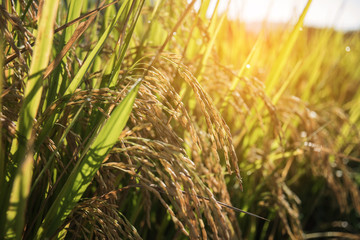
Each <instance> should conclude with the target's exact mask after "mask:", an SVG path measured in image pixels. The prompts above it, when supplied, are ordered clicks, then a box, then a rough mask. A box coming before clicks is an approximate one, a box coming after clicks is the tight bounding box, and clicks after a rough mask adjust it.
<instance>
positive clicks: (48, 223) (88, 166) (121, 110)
mask: <svg viewBox="0 0 360 240" xmlns="http://www.w3.org/2000/svg"><path fill="white" fill-rule="evenodd" d="M140 83H141V80H139V81H138V82H137V83H136V84H135V85H134V86H133V87H132V88H131V90H130V91H129V93H128V95H127V96H126V97H125V98H124V100H123V101H122V102H121V103H120V104H119V105H118V106H117V107H116V108H115V109H114V111H113V112H112V114H111V116H110V118H109V119H108V120H107V121H106V122H105V124H104V125H103V127H102V128H101V130H100V131H99V132H98V133H95V134H97V135H96V136H95V140H94V141H93V142H92V144H91V146H90V148H89V150H88V151H86V152H85V154H84V156H83V157H82V159H80V160H79V161H78V162H77V164H76V166H75V167H74V169H73V170H72V172H71V174H70V176H69V178H68V179H67V181H66V183H65V184H64V186H63V188H62V189H61V191H60V193H59V195H58V196H57V198H56V199H55V201H54V202H53V204H52V205H51V207H50V209H49V211H48V212H47V215H46V216H45V218H44V221H43V223H42V225H41V227H40V229H39V231H38V233H37V238H43V237H51V236H52V235H53V234H54V233H55V232H56V230H57V229H58V227H59V226H61V224H62V223H63V222H64V220H65V219H66V217H67V216H68V215H69V213H70V212H71V210H72V209H73V207H74V206H75V204H76V203H77V202H78V201H79V200H80V198H81V196H82V195H83V193H84V192H85V190H86V188H87V187H88V185H89V184H90V183H91V181H92V179H93V177H94V175H95V173H96V172H97V171H98V169H99V167H100V165H101V163H102V161H103V160H104V159H105V157H106V156H107V154H108V153H109V152H110V150H111V149H112V147H113V145H114V144H115V143H116V141H117V140H118V138H119V136H120V134H121V132H122V130H123V128H124V127H125V125H126V122H127V120H128V119H129V116H130V113H131V110H132V107H133V104H134V101H135V98H136V95H137V92H138V89H139V87H140Z"/></svg>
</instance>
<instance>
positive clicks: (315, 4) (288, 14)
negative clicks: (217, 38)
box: [199, 0, 360, 31]
mask: <svg viewBox="0 0 360 240" xmlns="http://www.w3.org/2000/svg"><path fill="white" fill-rule="evenodd" d="M199 2H200V0H199ZM215 3H216V0H212V3H211V6H212V7H213V8H214V6H215ZM306 3H307V0H231V5H230V10H229V15H230V17H232V18H237V19H240V20H242V21H246V22H259V21H262V20H263V19H265V18H266V16H268V18H267V19H268V20H269V21H271V22H288V21H296V20H297V17H298V16H300V14H301V11H302V10H303V8H304V7H305V5H306ZM227 4H228V0H220V6H219V8H220V11H221V10H222V11H224V9H226V6H227ZM305 25H310V26H316V27H334V28H336V29H339V30H344V31H348V30H358V29H360V0H313V1H312V3H311V5H310V8H309V12H308V13H307V15H306V18H305Z"/></svg>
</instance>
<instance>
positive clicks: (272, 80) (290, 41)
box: [266, 0, 312, 94]
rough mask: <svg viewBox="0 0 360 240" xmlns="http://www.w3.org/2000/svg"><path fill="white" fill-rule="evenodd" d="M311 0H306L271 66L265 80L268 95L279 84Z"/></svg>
mask: <svg viewBox="0 0 360 240" xmlns="http://www.w3.org/2000/svg"><path fill="white" fill-rule="evenodd" d="M311 2H312V0H308V2H307V4H306V6H305V8H304V10H303V11H302V13H301V15H300V17H299V20H298V21H297V23H296V25H295V26H294V28H293V30H292V32H291V34H290V35H289V37H288V38H287V40H286V41H285V43H284V44H282V45H283V47H282V49H281V51H280V54H279V56H278V57H277V59H276V61H275V63H274V65H273V66H272V69H271V71H270V74H269V76H268V78H267V79H266V93H267V94H269V93H270V92H271V91H273V88H274V87H275V86H276V85H277V84H278V83H279V77H280V74H281V72H282V70H283V69H284V66H285V64H286V61H287V60H288V58H289V55H290V53H291V50H292V49H293V46H294V44H295V41H296V39H297V37H298V36H299V33H300V29H301V27H302V25H303V23H304V19H305V16H306V14H307V12H308V10H309V7H310V4H311Z"/></svg>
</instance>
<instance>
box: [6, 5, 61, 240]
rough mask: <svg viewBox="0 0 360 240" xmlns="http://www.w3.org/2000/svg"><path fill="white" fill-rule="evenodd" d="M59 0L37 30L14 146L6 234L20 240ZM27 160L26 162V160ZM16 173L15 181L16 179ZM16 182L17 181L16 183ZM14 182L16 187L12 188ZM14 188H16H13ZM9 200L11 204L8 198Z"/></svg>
mask: <svg viewBox="0 0 360 240" xmlns="http://www.w3.org/2000/svg"><path fill="white" fill-rule="evenodd" d="M57 7H58V0H55V1H46V2H44V5H43V8H42V12H41V17H40V20H39V27H38V30H37V40H36V43H35V47H34V51H33V57H32V62H31V66H30V72H29V77H28V79H27V81H25V82H26V87H25V94H24V95H25V97H24V102H23V105H22V107H21V109H20V114H19V120H18V138H17V140H16V139H15V140H14V142H13V145H12V152H13V153H15V156H14V160H15V165H18V166H19V168H18V169H16V167H15V166H14V167H13V168H12V172H10V174H11V179H10V182H9V186H8V187H7V190H10V189H11V193H10V192H7V193H6V194H4V195H6V199H5V201H6V202H7V201H9V203H8V204H5V206H3V207H5V209H6V208H7V206H9V209H8V211H7V213H6V215H7V221H6V227H5V231H6V234H10V235H12V236H14V237H15V238H17V239H20V238H21V236H22V231H23V228H24V217H25V206H26V203H27V197H28V194H29V190H30V182H31V177H32V171H33V169H32V165H33V156H32V151H31V149H32V147H33V146H32V141H31V142H29V139H30V138H31V135H32V129H33V123H34V120H35V118H36V114H37V111H38V108H39V104H40V100H41V94H42V81H43V78H42V71H43V70H44V69H45V68H46V66H47V64H48V62H49V58H50V53H51V49H52V40H53V32H54V24H55V17H56V13H57ZM25 156H26V159H25ZM15 172H16V175H15V177H13V176H14V175H13V174H14V173H15ZM13 178H14V179H13ZM12 182H14V184H12ZM12 185H13V186H12ZM8 197H10V198H9V200H7V198H8Z"/></svg>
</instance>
